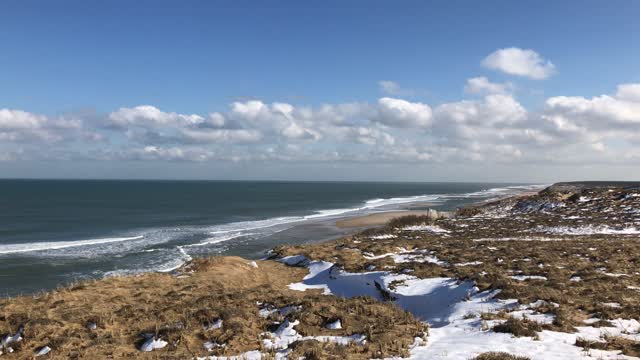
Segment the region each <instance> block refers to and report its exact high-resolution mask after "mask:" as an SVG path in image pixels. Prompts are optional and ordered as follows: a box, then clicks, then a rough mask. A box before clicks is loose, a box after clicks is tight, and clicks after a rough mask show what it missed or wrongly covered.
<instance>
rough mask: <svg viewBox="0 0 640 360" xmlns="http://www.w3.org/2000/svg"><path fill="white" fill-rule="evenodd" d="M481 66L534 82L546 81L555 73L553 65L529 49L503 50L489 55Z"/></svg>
mask: <svg viewBox="0 0 640 360" xmlns="http://www.w3.org/2000/svg"><path fill="white" fill-rule="evenodd" d="M482 65H483V66H485V67H487V68H489V69H493V70H499V71H502V72H504V73H507V74H510V75H517V76H524V77H528V78H530V79H534V80H542V79H546V78H548V77H549V76H551V75H553V74H554V73H555V71H556V67H555V65H553V63H551V61H549V60H545V59H543V58H542V57H541V56H540V55H538V53H537V52H535V51H533V50H530V49H520V48H515V47H511V48H505V49H499V50H496V51H494V52H493V53H491V54H489V56H487V57H486V58H484V60H482Z"/></svg>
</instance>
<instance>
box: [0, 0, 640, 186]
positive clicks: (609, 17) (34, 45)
mask: <svg viewBox="0 0 640 360" xmlns="http://www.w3.org/2000/svg"><path fill="white" fill-rule="evenodd" d="M638 15H640V2H638V1H633V0H628V1H618V0H614V1H548V2H539V1H508V0H505V1H482V2H480V1H455V0H454V1H400V2H391V1H375V0H373V1H322V2H317V1H162V0H156V1H118V0H115V1H108V2H107V1H87V0H84V1H64V0H61V1H55V2H53V1H49V2H44V1H35V0H33V1H32V0H19V1H13V0H5V1H2V2H0V44H1V45H0V177H1V178H123V179H124V178H148V179H271V180H370V181H377V180H383V181H506V182H511V181H517V182H554V181H564V180H607V179H618V180H638V179H639V178H640V166H638V165H640V39H639V37H638V34H640V21H637V17H638Z"/></svg>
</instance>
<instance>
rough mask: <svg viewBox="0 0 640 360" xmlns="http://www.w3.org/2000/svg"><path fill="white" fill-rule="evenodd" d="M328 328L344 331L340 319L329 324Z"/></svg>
mask: <svg viewBox="0 0 640 360" xmlns="http://www.w3.org/2000/svg"><path fill="white" fill-rule="evenodd" d="M326 328H327V329H329V330H339V329H342V322H341V321H340V319H338V320H336V321H334V322H331V323H328V324H327V326H326Z"/></svg>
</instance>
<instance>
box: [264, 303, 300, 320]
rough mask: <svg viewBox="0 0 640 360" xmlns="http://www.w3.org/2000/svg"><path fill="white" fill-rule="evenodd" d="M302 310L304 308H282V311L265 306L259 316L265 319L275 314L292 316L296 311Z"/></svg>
mask: <svg viewBox="0 0 640 360" xmlns="http://www.w3.org/2000/svg"><path fill="white" fill-rule="evenodd" d="M301 309H302V306H292V305H290V306H285V307H282V308H280V309H277V308H275V307H273V306H269V305H267V306H265V307H263V308H261V309H260V311H258V315H260V317H263V318H268V317H269V315H271V314H274V313H279V314H280V315H281V316H287V315H289V314H291V313H292V312H294V311H300V310H301Z"/></svg>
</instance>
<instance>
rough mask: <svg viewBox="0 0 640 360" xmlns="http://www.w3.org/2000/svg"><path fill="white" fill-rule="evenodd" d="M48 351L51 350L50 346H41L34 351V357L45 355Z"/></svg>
mask: <svg viewBox="0 0 640 360" xmlns="http://www.w3.org/2000/svg"><path fill="white" fill-rule="evenodd" d="M50 352H51V348H50V347H48V346H43V347H41V348H40V350H38V351H37V352H36V355H35V356H36V357H38V356H45V355H47V354H48V353H50Z"/></svg>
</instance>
